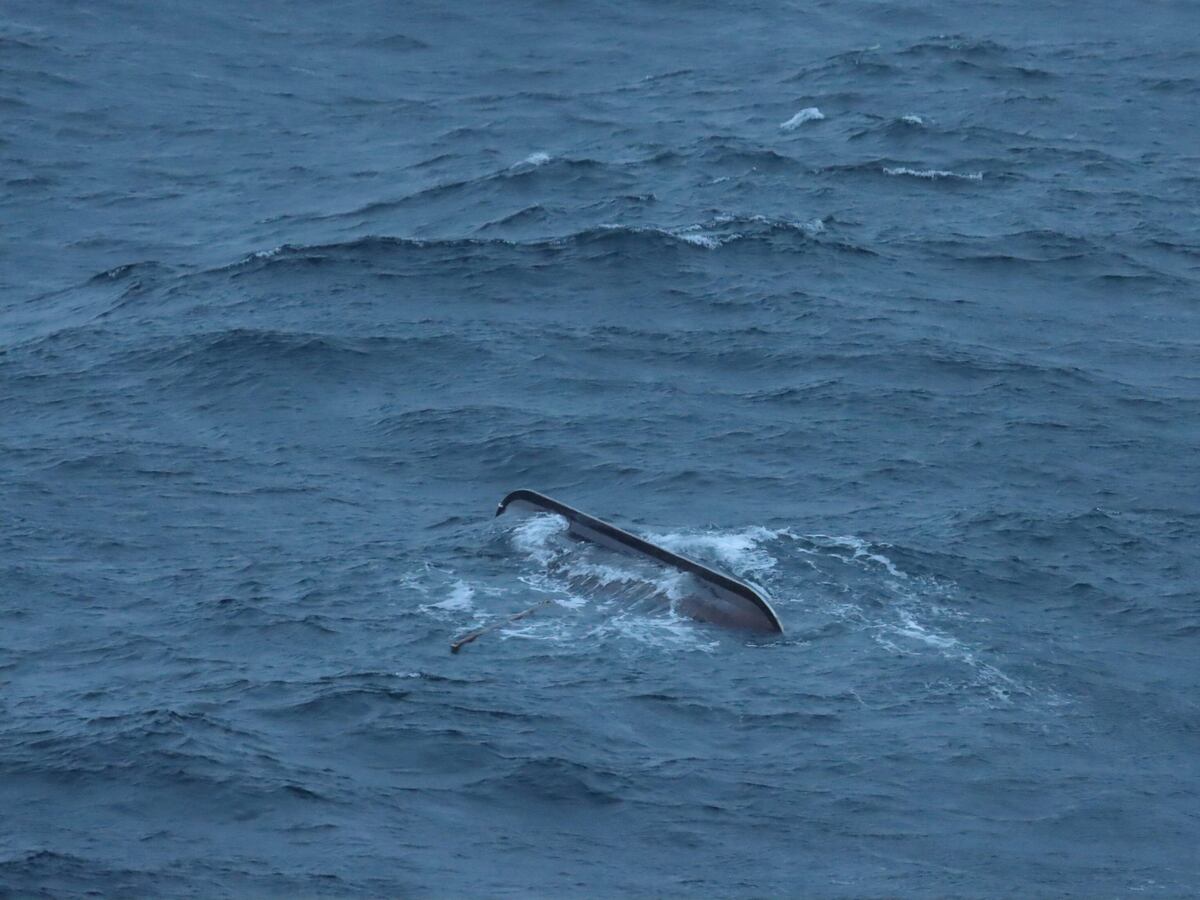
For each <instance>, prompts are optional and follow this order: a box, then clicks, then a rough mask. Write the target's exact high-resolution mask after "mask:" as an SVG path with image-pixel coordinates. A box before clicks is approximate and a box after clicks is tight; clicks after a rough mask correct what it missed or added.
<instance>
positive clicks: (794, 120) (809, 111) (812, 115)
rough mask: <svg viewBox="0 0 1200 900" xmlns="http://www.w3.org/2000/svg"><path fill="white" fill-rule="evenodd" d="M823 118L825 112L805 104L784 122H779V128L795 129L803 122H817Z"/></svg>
mask: <svg viewBox="0 0 1200 900" xmlns="http://www.w3.org/2000/svg"><path fill="white" fill-rule="evenodd" d="M824 118H825V114H824V113H823V112H821V110H819V109H817V108H816V107H815V106H807V107H805V108H804V109H802V110H800V112H798V113H796V114H795V115H794V116H792V117H791V118H790V119H788V120H787V121H786V122H783V123H781V124H780V126H779V128H780V129H781V130H782V131H795V130H796V129H797V128H799V127H800V126H801V125H803V124H804V123H805V122H819V121H821V119H824Z"/></svg>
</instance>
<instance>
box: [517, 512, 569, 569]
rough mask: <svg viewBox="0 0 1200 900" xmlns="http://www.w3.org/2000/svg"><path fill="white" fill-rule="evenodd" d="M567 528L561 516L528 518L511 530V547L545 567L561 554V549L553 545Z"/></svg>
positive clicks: (544, 515) (545, 515)
mask: <svg viewBox="0 0 1200 900" xmlns="http://www.w3.org/2000/svg"><path fill="white" fill-rule="evenodd" d="M567 528H568V523H567V520H566V519H564V518H563V517H562V516H555V515H548V514H543V515H536V516H530V517H529V518H528V519H525V520H524V521H522V522H521V524H519V525H518V526H517V527H516V528H514V529H513V533H512V542H513V546H514V547H516V548H517V549H518V550H520V551H521V552H522V553H524V554H525V555H526V556H528V557H529V558H530V559H532V560H534V561H535V562H537V563H540V564H541V565H543V566H545V565H548V564H549V563H550V561H551V560H552V559H554V557H556V556H558V555H559V554H560V553H561V552H562V549H563V548H562V547H560V546H556V545H555V539H556V538H557V537H558V536H559V535H562V534H565V533H566V531H567Z"/></svg>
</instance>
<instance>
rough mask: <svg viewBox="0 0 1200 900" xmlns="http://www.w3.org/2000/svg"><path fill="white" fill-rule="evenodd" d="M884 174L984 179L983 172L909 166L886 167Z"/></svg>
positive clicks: (932, 177)
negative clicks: (950, 170)
mask: <svg viewBox="0 0 1200 900" xmlns="http://www.w3.org/2000/svg"><path fill="white" fill-rule="evenodd" d="M883 174H884V175H907V176H908V177H910V178H925V179H928V180H929V181H936V180H938V179H941V178H956V179H960V180H962V181H983V173H982V172H948V171H946V170H945V169H910V168H908V167H907V166H896V167H885V168H884V170H883Z"/></svg>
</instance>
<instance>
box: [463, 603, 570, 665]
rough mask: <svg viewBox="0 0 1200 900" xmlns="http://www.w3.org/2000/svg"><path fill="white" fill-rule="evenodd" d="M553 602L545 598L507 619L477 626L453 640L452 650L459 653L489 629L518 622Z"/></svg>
mask: <svg viewBox="0 0 1200 900" xmlns="http://www.w3.org/2000/svg"><path fill="white" fill-rule="evenodd" d="M553 602H554V601H553V600H550V599H546V600H543V601H542V602H541V603H535V604H534V605H533V606H531V607H529V609H523V610H521V611H520V612H519V613H514V614H513V615H511V616H509V617H508V618H507V619H500V620H499V621H498V622H493V623H492V624H491V625H484V626H483V627H482V628H477V629H475V630H474V631H471V632H468V633H467V634H464V635H463V636H462V637H460V638H459V639H458V640H457V641H452V642H451V644H450V652H451V653H457V652H458V651H459V650H461V649H462V648H463V647H464V646H465V645H466V644H469V643H471V641H473V640H475V639H476V638H478V637H482V636H483V635H485V634H487V633H488V632H489V631H495V630H496V629H497V628H500V627H501V626H503V625H508V624H510V623H512V622H516V621H517V620H519V619H523V618H525V617H526V616H527V615H529V614H530V613H534V612H537V611H538V610H539V609H541V608H542V607H543V606H549V605H550V604H551V603H553Z"/></svg>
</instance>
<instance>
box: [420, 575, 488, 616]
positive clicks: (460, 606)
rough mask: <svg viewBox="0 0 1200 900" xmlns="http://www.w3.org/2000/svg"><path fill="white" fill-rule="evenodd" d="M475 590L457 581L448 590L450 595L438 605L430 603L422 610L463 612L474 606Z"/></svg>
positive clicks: (463, 582)
mask: <svg viewBox="0 0 1200 900" xmlns="http://www.w3.org/2000/svg"><path fill="white" fill-rule="evenodd" d="M474 599H475V588H473V587H471V585H469V584H467V583H466V582H465V581H462V580H459V581H456V582H455V583H454V587H452V588H451V589H450V595H449V596H448V597H446V599H445V600H442V601H441V602H439V603H430V604H429V605H428V606H424V607H422V609H444V610H454V611H459V610H465V609H470V608H471V607H472V606H474V605H475V603H474Z"/></svg>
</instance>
